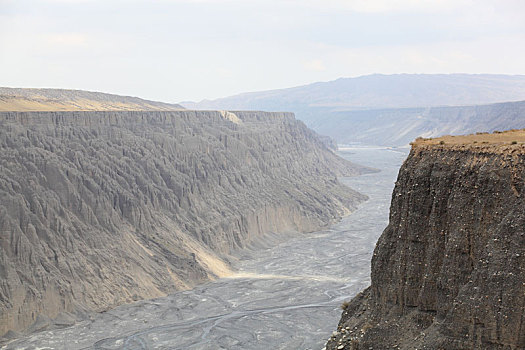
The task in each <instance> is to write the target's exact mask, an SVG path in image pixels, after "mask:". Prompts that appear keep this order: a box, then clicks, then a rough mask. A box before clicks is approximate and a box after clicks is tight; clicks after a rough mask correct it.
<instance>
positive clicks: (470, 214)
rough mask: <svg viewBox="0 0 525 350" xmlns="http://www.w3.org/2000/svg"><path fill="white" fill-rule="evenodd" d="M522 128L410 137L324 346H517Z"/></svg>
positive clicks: (522, 318) (522, 268)
mask: <svg viewBox="0 0 525 350" xmlns="http://www.w3.org/2000/svg"><path fill="white" fill-rule="evenodd" d="M524 196H525V130H521V131H512V132H505V133H498V134H493V135H487V134H479V135H473V136H469V137H458V138H454V137H450V136H449V137H444V138H441V139H434V140H424V139H419V140H418V141H416V142H415V143H413V145H412V150H411V153H410V155H409V157H408V159H407V160H406V162H405V163H404V165H403V166H402V168H401V170H400V172H399V177H398V180H397V182H396V186H395V189H394V192H393V195H392V204H391V211H390V222H389V224H388V226H387V228H386V229H385V231H384V232H383V234H382V235H381V237H380V239H379V241H378V243H377V246H376V249H375V251H374V255H373V258H372V273H371V278H372V284H371V286H370V287H369V288H368V289H366V290H365V291H363V292H362V293H360V294H359V295H357V296H356V297H355V298H354V299H353V300H352V301H351V302H349V303H345V304H344V312H343V315H342V318H341V320H340V323H339V327H338V330H337V331H336V332H334V334H333V335H332V337H331V338H330V340H329V342H328V344H327V349H395V348H399V349H524V348H525V200H524V198H525V197H524Z"/></svg>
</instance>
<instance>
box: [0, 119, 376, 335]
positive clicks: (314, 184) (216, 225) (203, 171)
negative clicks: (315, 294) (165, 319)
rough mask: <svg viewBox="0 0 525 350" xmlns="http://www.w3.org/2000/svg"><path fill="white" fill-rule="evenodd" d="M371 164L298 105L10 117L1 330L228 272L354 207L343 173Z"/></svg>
mask: <svg viewBox="0 0 525 350" xmlns="http://www.w3.org/2000/svg"><path fill="white" fill-rule="evenodd" d="M363 171H369V169H366V168H360V167H358V166H354V165H352V164H350V163H348V162H346V161H344V160H342V159H341V158H339V157H337V156H336V155H335V154H334V153H333V152H331V151H330V150H328V149H327V148H326V147H325V146H324V145H323V144H322V142H321V141H320V140H319V138H318V137H317V136H316V134H315V133H313V132H312V131H310V130H309V129H307V128H306V127H305V126H304V124H302V123H301V122H298V121H296V120H295V119H294V116H293V114H288V113H264V112H235V113H231V112H212V111H202V112H200V111H177V112H159V111H157V112H28V113H15V112H6V113H0V232H1V237H0V334H3V333H5V332H7V331H8V330H10V329H12V330H21V329H24V328H26V327H28V326H29V325H31V324H33V323H34V322H35V320H40V321H41V320H42V319H39V318H37V317H38V316H39V315H47V316H46V317H50V318H55V317H57V315H58V314H59V313H61V312H70V313H74V314H75V313H76V315H79V316H78V317H80V318H82V317H86V315H89V312H92V311H97V312H99V311H103V310H107V309H109V308H112V307H114V306H117V305H119V304H122V303H127V302H132V301H134V300H139V299H144V298H152V297H158V296H164V295H166V294H167V293H170V292H172V291H175V290H181V289H187V288H191V287H192V286H194V285H196V284H198V283H202V282H205V281H208V280H210V279H213V278H216V277H218V276H225V275H228V274H229V273H230V271H229V264H228V262H227V261H228V258H229V257H231V253H233V252H235V251H236V250H238V249H239V248H243V247H246V246H248V245H249V244H250V242H252V241H253V240H256V239H258V238H261V237H262V236H263V235H264V234H266V233H270V232H283V231H297V232H309V231H314V230H318V229H319V228H321V227H325V226H327V225H329V224H330V223H333V222H334V221H336V220H338V219H339V218H341V216H342V215H344V214H345V213H347V212H348V210H351V209H352V208H354V207H355V205H356V204H357V203H358V202H360V201H362V200H364V199H365V198H366V197H365V196H363V195H360V194H358V193H356V192H355V191H352V190H351V189H349V188H347V187H345V186H343V185H342V184H340V183H339V182H338V181H337V176H338V175H352V174H357V173H360V172H363ZM63 315H64V314H62V316H60V315H59V316H58V318H57V319H58V322H59V323H60V324H68V323H69V322H70V321H71V320H69V317H68V319H67V320H66V319H65V318H64V317H65V316H63ZM40 321H39V323H35V324H34V327H33V328H34V330H36V329H37V328H39V329H40V328H41V327H40V325H42V327H44V326H43V325H44V323H45V322H43V321H42V322H40ZM56 322H57V321H56V320H55V323H56ZM46 325H47V324H46Z"/></svg>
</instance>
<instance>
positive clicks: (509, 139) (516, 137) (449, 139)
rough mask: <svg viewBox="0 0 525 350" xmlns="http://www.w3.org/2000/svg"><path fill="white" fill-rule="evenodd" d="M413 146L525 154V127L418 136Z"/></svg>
mask: <svg viewBox="0 0 525 350" xmlns="http://www.w3.org/2000/svg"><path fill="white" fill-rule="evenodd" d="M411 145H412V148H414V149H416V148H430V147H431V148H446V149H455V150H467V149H468V150H474V151H480V152H493V153H521V154H525V129H519V130H516V129H515V130H508V131H495V132H494V133H491V134H489V133H476V134H472V135H460V136H450V135H446V136H442V137H437V138H428V139H427V138H422V137H419V138H417V139H416V140H415V141H414V142H412V143H411Z"/></svg>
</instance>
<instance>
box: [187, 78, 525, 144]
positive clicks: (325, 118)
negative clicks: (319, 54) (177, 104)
mask: <svg viewBox="0 0 525 350" xmlns="http://www.w3.org/2000/svg"><path fill="white" fill-rule="evenodd" d="M521 100H525V76H524V75H492V74H476V75H472V74H395V75H381V74H374V75H368V76H362V77H358V78H341V79H337V80H334V81H330V82H320V83H314V84H310V85H305V86H299V87H295V88H289V89H280V90H271V91H262V92H251V93H244V94H240V95H235V96H231V97H226V98H221V99H217V100H213V101H210V100H204V101H201V102H198V103H194V102H182V103H181V104H182V105H183V106H185V107H187V108H192V109H229V110H232V109H248V110H251V109H255V110H266V111H291V112H295V114H296V116H297V118H298V119H301V120H303V121H304V122H305V123H306V124H307V125H308V126H309V127H311V128H313V129H314V130H316V131H317V132H319V133H321V134H324V135H328V136H330V137H332V138H334V139H335V140H336V141H337V142H339V143H348V142H363V143H373V144H388V145H397V146H399V145H405V144H408V142H410V141H412V140H413V139H414V138H415V137H417V136H439V135H443V134H447V133H450V134H461V133H471V132H477V131H493V130H503V129H511V128H523V127H525V115H524V114H523V113H522V111H523V103H511V104H497V105H494V106H486V105H488V104H492V103H497V102H508V101H521ZM476 105H483V106H476ZM465 106H466V107H465ZM474 106H475V107H474Z"/></svg>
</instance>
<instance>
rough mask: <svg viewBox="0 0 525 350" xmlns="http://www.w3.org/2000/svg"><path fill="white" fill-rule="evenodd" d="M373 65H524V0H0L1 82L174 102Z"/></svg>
mask: <svg viewBox="0 0 525 350" xmlns="http://www.w3.org/2000/svg"><path fill="white" fill-rule="evenodd" d="M372 73H384V74H390V73H505V74H525V1H524V0H494V1H489V0H433V1H431V0H27V1H25V0H0V86H10V87H56V88H74V89H84V90H93V91H103V92H111V93H117V94H124V95H132V96H139V97H143V98H148V99H154V100H161V101H165V102H178V101H184V100H194V101H195V100H201V99H204V98H217V97H223V96H228V95H232V94H235V93H240V92H247V91H257V90H266V89H276V88H284V87H291V86H297V85H302V84H307V83H312V82H316V81H327V80H333V79H337V78H340V77H354V76H359V75H365V74H372Z"/></svg>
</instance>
